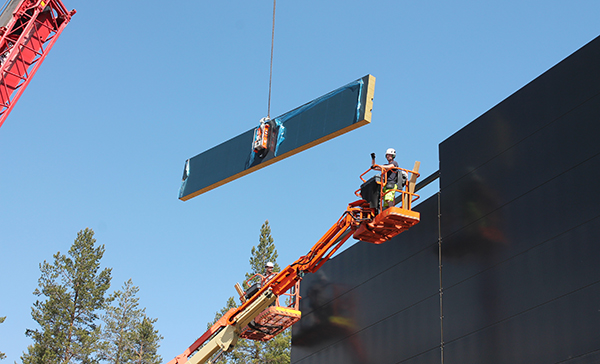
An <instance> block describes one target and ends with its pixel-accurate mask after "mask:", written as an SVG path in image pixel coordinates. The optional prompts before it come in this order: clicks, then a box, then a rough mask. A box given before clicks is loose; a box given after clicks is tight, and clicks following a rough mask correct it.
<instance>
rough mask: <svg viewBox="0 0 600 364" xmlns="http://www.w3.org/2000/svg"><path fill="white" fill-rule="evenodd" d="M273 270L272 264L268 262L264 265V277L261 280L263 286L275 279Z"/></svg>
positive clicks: (273, 265)
mask: <svg viewBox="0 0 600 364" xmlns="http://www.w3.org/2000/svg"><path fill="white" fill-rule="evenodd" d="M273 268H275V264H273V263H272V262H268V263H267V264H265V275H264V276H263V279H262V285H264V284H265V283H267V282H268V281H270V280H271V279H273V277H275V273H274V272H273Z"/></svg>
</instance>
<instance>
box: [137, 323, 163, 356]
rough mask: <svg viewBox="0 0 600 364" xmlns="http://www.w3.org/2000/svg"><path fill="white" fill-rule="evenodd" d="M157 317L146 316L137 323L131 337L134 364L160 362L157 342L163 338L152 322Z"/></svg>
mask: <svg viewBox="0 0 600 364" xmlns="http://www.w3.org/2000/svg"><path fill="white" fill-rule="evenodd" d="M156 321H158V319H151V318H148V317H146V315H144V317H143V318H142V321H141V322H140V323H139V324H138V326H137V329H136V331H135V336H134V339H133V353H134V357H133V362H134V363H136V364H160V363H161V362H162V358H161V356H160V355H158V353H157V352H158V348H159V346H160V345H159V342H160V340H162V339H163V337H162V336H161V335H159V333H158V330H156V329H155V328H154V324H155V323H156Z"/></svg>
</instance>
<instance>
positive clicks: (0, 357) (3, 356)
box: [0, 316, 6, 360]
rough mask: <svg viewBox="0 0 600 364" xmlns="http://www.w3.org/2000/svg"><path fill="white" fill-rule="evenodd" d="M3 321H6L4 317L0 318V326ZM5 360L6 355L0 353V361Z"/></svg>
mask: <svg viewBox="0 0 600 364" xmlns="http://www.w3.org/2000/svg"><path fill="white" fill-rule="evenodd" d="M4 320H6V316H4V317H0V324H1V323H3V322H4ZM5 358H6V354H4V353H3V352H1V351H0V360H2V359H5Z"/></svg>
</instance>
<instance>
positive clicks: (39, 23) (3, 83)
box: [0, 0, 76, 126]
mask: <svg viewBox="0 0 600 364" xmlns="http://www.w3.org/2000/svg"><path fill="white" fill-rule="evenodd" d="M75 13H76V11H75V10H71V11H67V9H66V8H65V6H64V5H63V3H62V2H61V1H60V0H11V1H10V2H9V3H8V4H7V5H6V7H5V8H4V10H3V12H2V14H0V126H2V124H3V123H4V120H6V118H7V117H8V114H10V112H11V111H12V109H13V107H14V106H15V103H16V102H17V100H18V99H19V97H21V94H22V93H23V91H24V90H25V88H26V87H27V85H28V84H29V82H30V81H31V78H32V77H33V75H35V73H36V72H37V70H38V68H39V67H40V65H41V64H42V62H43V61H44V59H45V58H46V56H47V55H48V52H49V51H50V49H51V48H52V46H53V45H54V43H55V42H56V40H57V39H58V37H59V36H60V34H61V33H62V31H63V29H64V28H65V27H66V26H67V24H68V23H69V21H71V17H72V16H73V15H74V14H75Z"/></svg>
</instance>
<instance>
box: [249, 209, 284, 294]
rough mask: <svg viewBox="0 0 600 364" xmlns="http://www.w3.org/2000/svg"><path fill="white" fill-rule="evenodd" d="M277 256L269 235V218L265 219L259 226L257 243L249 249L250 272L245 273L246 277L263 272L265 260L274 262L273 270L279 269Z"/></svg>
mask: <svg viewBox="0 0 600 364" xmlns="http://www.w3.org/2000/svg"><path fill="white" fill-rule="evenodd" d="M278 256H279V255H278V254H277V249H275V243H274V242H273V237H272V236H271V227H270V226H269V220H266V221H265V222H264V223H263V225H262V226H261V228H260V236H259V237H258V245H257V246H253V247H252V249H251V250H250V272H249V273H246V279H248V278H250V277H252V276H253V275H254V274H256V273H260V274H264V273H265V265H266V264H267V262H273V263H274V264H275V269H274V271H275V272H277V271H279V265H278V264H277V257H278ZM246 288H247V287H246Z"/></svg>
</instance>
